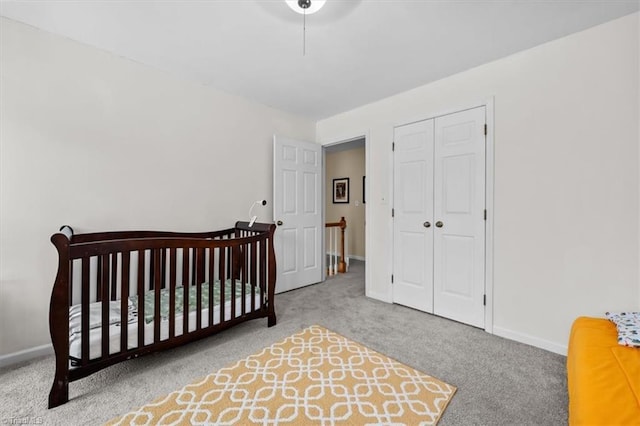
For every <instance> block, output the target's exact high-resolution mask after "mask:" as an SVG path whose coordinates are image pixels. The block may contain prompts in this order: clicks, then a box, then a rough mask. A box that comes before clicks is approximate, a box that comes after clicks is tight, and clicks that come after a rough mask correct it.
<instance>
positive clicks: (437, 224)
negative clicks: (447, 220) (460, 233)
mask: <svg viewBox="0 0 640 426" xmlns="http://www.w3.org/2000/svg"><path fill="white" fill-rule="evenodd" d="M436 226H437V227H438V228H442V227H443V226H444V223H442V222H441V221H437V222H436Z"/></svg>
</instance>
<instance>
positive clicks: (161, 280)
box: [49, 222, 276, 408]
mask: <svg viewBox="0 0 640 426" xmlns="http://www.w3.org/2000/svg"><path fill="white" fill-rule="evenodd" d="M274 232H275V225H273V224H260V223H256V224H253V226H251V227H249V225H248V223H246V222H238V223H236V225H235V227H234V228H230V229H225V230H221V231H215V232H205V233H172V232H151V231H130V232H106V233H94V234H78V235H74V234H73V230H72V229H71V228H69V227H63V228H62V229H61V231H60V232H59V233H57V234H54V235H53V236H52V238H51V241H52V242H53V244H54V246H55V247H56V249H57V251H58V272H57V275H56V279H55V283H54V286H53V291H52V295H51V304H50V311H49V328H50V333H51V340H52V343H53V347H54V352H55V356H56V371H55V377H54V382H53V385H52V387H51V392H50V393H49V408H53V407H56V406H59V405H61V404H64V403H65V402H67V401H68V399H69V393H68V387H69V383H70V382H73V381H75V380H78V379H81V378H83V377H86V376H88V375H90V374H93V373H94V372H96V371H99V370H101V369H103V368H105V367H108V366H110V365H113V364H116V363H118V362H121V361H124V360H127V359H131V358H135V357H139V356H142V355H145V354H148V353H152V352H157V351H160V350H164V349H168V348H173V347H176V346H180V345H183V344H186V343H189V342H191V341H194V340H197V339H201V338H203V337H206V336H210V335H211V334H214V333H217V332H219V331H222V330H224V329H226V328H229V327H232V326H234V325H236V324H239V323H241V322H244V321H247V320H250V319H254V318H263V317H267V318H268V326H270V327H271V326H273V325H275V324H276V314H275V305H274V297H275V280H276V261H275V254H274V248H273V234H274Z"/></svg>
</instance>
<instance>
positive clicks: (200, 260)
mask: <svg viewBox="0 0 640 426" xmlns="http://www.w3.org/2000/svg"><path fill="white" fill-rule="evenodd" d="M196 256H197V258H198V262H197V263H198V270H197V272H196V279H195V280H196V282H195V285H196V286H197V287H196V330H200V329H201V328H202V282H203V281H204V280H203V273H202V271H201V269H204V249H198V250H196Z"/></svg>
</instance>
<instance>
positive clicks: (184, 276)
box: [182, 247, 191, 336]
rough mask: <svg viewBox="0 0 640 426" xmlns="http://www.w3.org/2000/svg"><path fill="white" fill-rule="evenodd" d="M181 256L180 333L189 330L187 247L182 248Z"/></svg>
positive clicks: (184, 333) (188, 251) (185, 332)
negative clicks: (181, 298)
mask: <svg viewBox="0 0 640 426" xmlns="http://www.w3.org/2000/svg"><path fill="white" fill-rule="evenodd" d="M183 251H184V255H183V257H182V295H183V302H182V335H183V336H184V335H186V334H187V333H188V332H189V253H190V251H191V250H190V249H189V248H188V247H185V248H184V250H183Z"/></svg>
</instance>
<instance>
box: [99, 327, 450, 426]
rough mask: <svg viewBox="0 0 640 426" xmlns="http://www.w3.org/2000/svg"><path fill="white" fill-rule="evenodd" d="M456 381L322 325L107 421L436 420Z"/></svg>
mask: <svg viewBox="0 0 640 426" xmlns="http://www.w3.org/2000/svg"><path fill="white" fill-rule="evenodd" d="M455 391H456V388H455V387H454V386H451V385H449V384H447V383H444V382H442V381H440V380H437V379H434V378H433V377H431V376H428V375H426V374H424V373H421V372H419V371H416V370H414V369H413V368H410V367H407V366H406V365H403V364H401V363H399V362H397V361H395V360H393V359H391V358H388V357H386V356H384V355H381V354H379V353H377V352H375V351H373V350H371V349H368V348H366V347H365V346H362V345H360V344H358V343H354V342H352V341H350V340H349V339H347V338H345V337H343V336H341V335H339V334H336V333H333V332H331V331H329V330H327V329H325V328H323V327H320V326H311V327H309V328H307V329H305V330H303V331H302V332H300V333H297V334H294V335H293V336H290V337H288V338H286V339H285V340H284V341H282V342H280V343H276V344H273V345H271V346H270V347H268V348H266V349H264V350H263V351H262V352H260V353H258V354H255V355H251V356H249V357H247V358H246V359H244V360H242V361H239V362H238V363H236V364H235V365H233V366H231V367H228V368H223V369H221V370H220V371H218V372H216V373H213V374H210V375H209V376H207V377H205V378H204V379H202V380H201V381H199V382H196V383H192V384H190V385H187V386H185V387H184V388H183V389H181V390H179V391H176V392H173V393H171V394H169V395H167V396H165V397H163V398H159V399H158V400H156V401H155V402H153V403H151V404H148V405H146V406H144V407H142V408H140V409H139V410H136V411H132V412H130V413H128V414H125V415H124V416H122V417H120V418H118V419H115V420H113V421H111V422H109V423H108V424H115V425H123V424H126V425H129V424H135V425H152V424H153V425H155V424H172V425H191V424H212V423H214V424H251V423H257V424H350V425H364V424H372V423H374V424H407V425H418V424H424V425H428V424H436V423H437V422H438V420H439V419H440V416H441V415H442V413H443V412H444V409H445V408H446V406H447V404H448V403H449V401H450V400H451V397H452V396H453V394H454V393H455Z"/></svg>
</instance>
